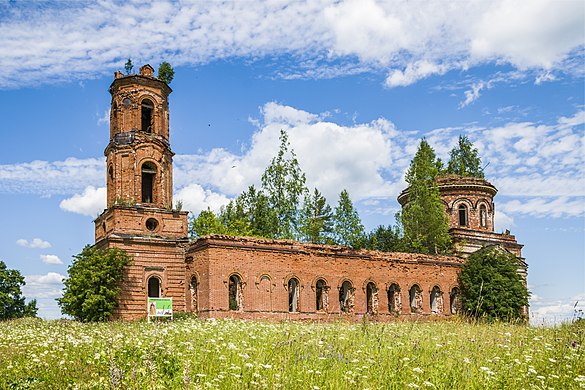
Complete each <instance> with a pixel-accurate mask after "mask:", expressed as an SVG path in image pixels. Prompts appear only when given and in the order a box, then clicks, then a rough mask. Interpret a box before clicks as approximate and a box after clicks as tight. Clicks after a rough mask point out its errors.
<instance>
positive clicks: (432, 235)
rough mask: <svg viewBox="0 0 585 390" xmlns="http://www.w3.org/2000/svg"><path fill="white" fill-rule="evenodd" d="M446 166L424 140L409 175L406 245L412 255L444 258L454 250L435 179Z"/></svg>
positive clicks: (405, 214)
mask: <svg viewBox="0 0 585 390" xmlns="http://www.w3.org/2000/svg"><path fill="white" fill-rule="evenodd" d="M441 172H442V163H441V160H440V159H437V158H436V156H435V151H434V150H433V148H431V146H430V145H429V144H428V142H427V141H426V140H425V139H424V138H423V139H422V140H421V142H420V145H419V147H418V150H417V152H416V155H415V156H414V158H413V160H412V161H411V163H410V167H409V168H408V171H407V172H406V182H407V183H408V184H409V186H408V195H407V196H408V199H407V203H406V204H405V206H404V207H403V210H402V226H403V229H404V240H405V244H406V245H407V247H408V248H409V250H410V251H413V252H420V253H431V254H440V253H447V252H449V251H450V250H451V247H452V243H451V236H450V235H449V222H448V220H447V216H446V215H445V210H444V206H443V203H442V201H441V198H440V196H439V188H438V186H437V184H436V182H435V177H436V176H437V175H438V174H439V173H441Z"/></svg>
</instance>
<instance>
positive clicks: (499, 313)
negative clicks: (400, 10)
mask: <svg viewBox="0 0 585 390" xmlns="http://www.w3.org/2000/svg"><path fill="white" fill-rule="evenodd" d="M518 266H519V264H518V259H517V258H516V256H514V255H513V254H511V253H509V252H507V251H505V250H503V249H502V248H499V247H496V246H490V247H484V248H482V249H480V250H478V251H477V252H474V253H472V254H471V255H470V256H469V258H468V259H467V262H466V263H465V265H464V266H463V269H462V270H461V273H460V274H459V286H460V287H461V304H462V306H463V312H464V313H465V314H466V315H469V316H472V317H478V318H479V317H481V318H487V319H490V320H494V319H499V320H505V321H513V320H525V318H524V308H526V307H528V295H529V294H528V290H527V289H526V285H525V284H524V281H523V280H522V277H521V276H520V275H519V274H518Z"/></svg>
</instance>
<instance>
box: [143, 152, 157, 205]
mask: <svg viewBox="0 0 585 390" xmlns="http://www.w3.org/2000/svg"><path fill="white" fill-rule="evenodd" d="M155 176H156V166H155V165H154V164H153V163H149V162H147V163H144V164H142V203H153V196H152V189H153V185H154V178H155Z"/></svg>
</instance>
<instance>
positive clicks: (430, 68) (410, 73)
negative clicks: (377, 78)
mask: <svg viewBox="0 0 585 390" xmlns="http://www.w3.org/2000/svg"><path fill="white" fill-rule="evenodd" d="M449 68H450V67H449V66H447V65H436V64H433V63H431V62H429V61H425V60H423V61H418V62H415V63H412V64H408V66H407V67H406V69H404V70H403V71H402V70H398V69H395V70H392V71H390V73H389V74H388V77H387V78H386V81H385V84H386V86H387V87H405V86H407V85H411V84H414V83H416V82H417V81H419V80H421V79H424V78H427V77H429V76H432V75H442V74H445V73H446V72H447V71H448V70H449Z"/></svg>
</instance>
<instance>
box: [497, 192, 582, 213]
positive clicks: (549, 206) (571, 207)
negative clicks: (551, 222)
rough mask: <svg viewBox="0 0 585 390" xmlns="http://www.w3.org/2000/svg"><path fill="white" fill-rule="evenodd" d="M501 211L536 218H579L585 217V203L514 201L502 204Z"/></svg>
mask: <svg viewBox="0 0 585 390" xmlns="http://www.w3.org/2000/svg"><path fill="white" fill-rule="evenodd" d="M499 210H500V211H502V210H503V211H504V212H506V213H515V214H526V215H532V216H536V217H579V216H583V215H585V201H584V199H583V198H581V199H579V198H567V197H558V198H552V199H546V198H532V199H522V200H520V199H514V200H511V201H508V202H505V203H500V207H499Z"/></svg>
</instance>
